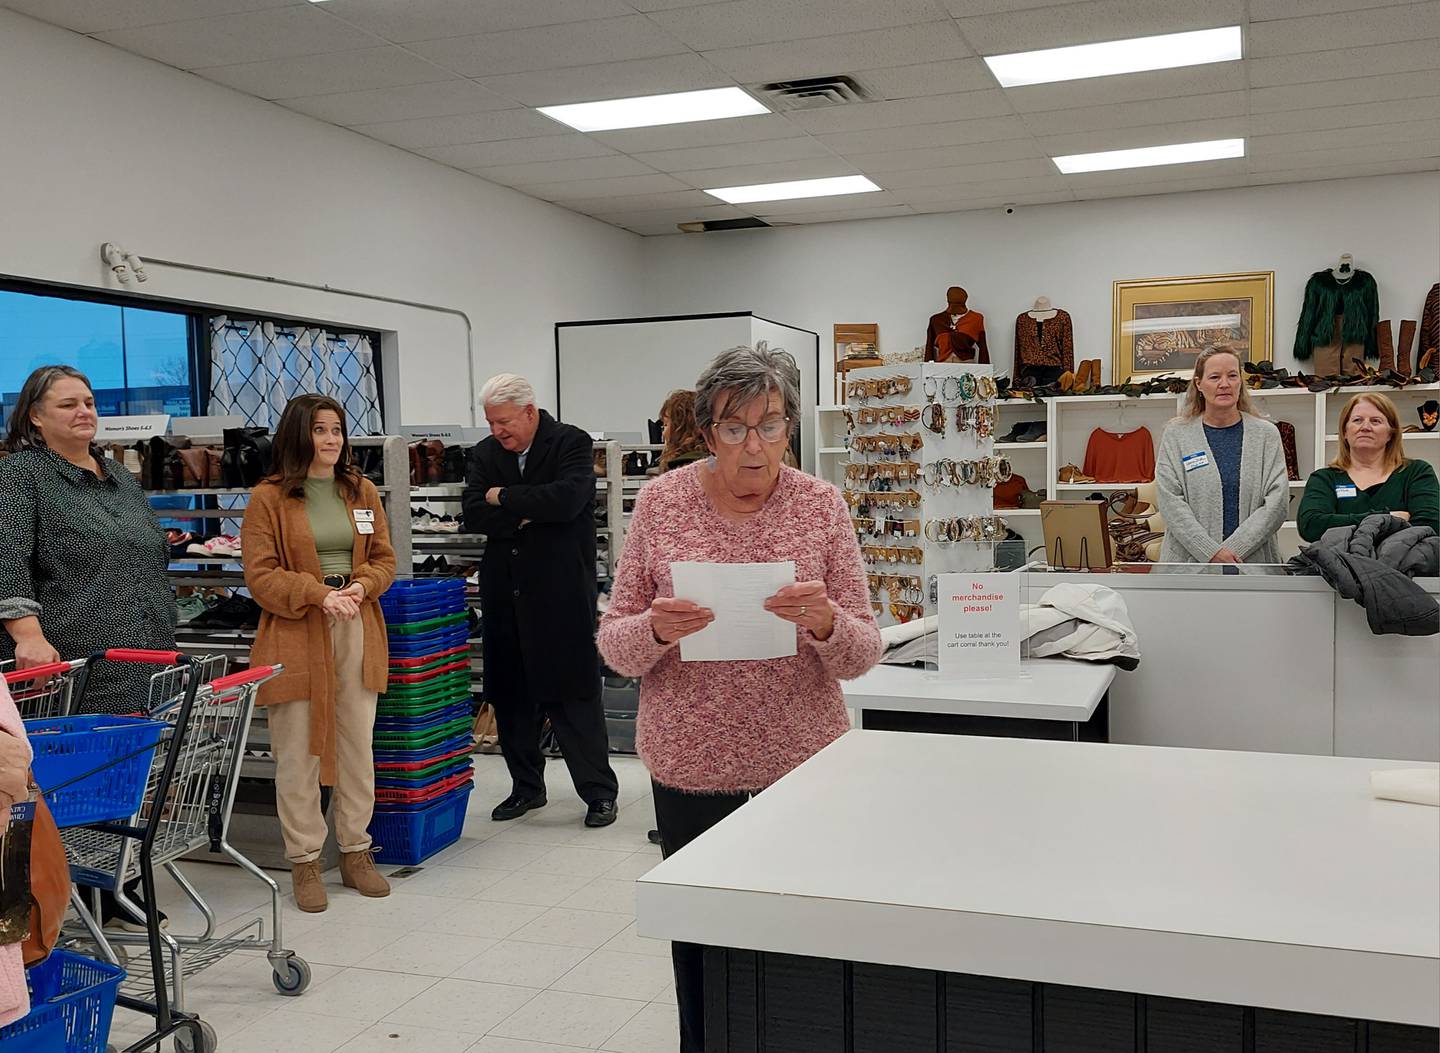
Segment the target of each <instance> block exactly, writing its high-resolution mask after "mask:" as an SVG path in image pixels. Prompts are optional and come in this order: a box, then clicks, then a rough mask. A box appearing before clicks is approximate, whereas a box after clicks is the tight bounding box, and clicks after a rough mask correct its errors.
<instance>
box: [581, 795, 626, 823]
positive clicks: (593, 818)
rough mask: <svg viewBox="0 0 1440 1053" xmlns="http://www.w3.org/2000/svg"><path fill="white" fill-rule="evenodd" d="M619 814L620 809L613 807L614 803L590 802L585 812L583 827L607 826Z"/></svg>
mask: <svg viewBox="0 0 1440 1053" xmlns="http://www.w3.org/2000/svg"><path fill="white" fill-rule="evenodd" d="M619 814H620V809H618V808H616V807H615V802H614V801H592V802H591V803H590V808H589V809H588V810H587V811H586V812H585V825H586V826H609V825H610V824H611V823H613V822H614V821H615V817H616V816H617V815H619Z"/></svg>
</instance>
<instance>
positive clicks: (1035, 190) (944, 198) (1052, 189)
mask: <svg viewBox="0 0 1440 1053" xmlns="http://www.w3.org/2000/svg"><path fill="white" fill-rule="evenodd" d="M1069 192H1070V186H1069V184H1068V183H1066V182H1065V181H1064V180H1063V179H1059V178H1046V179H1024V180H998V181H995V182H989V183H955V184H949V183H947V184H941V185H939V186H910V187H902V188H900V189H898V190H893V191H891V192H890V193H891V196H892V197H894V198H895V199H896V200H897V201H904V202H905V203H906V204H909V205H915V206H921V205H931V204H935V203H936V202H948V203H951V204H953V203H956V202H961V201H976V200H981V201H988V200H990V199H991V198H999V199H1000V202H1001V203H1002V204H1003V203H1004V202H1006V201H1012V202H1014V203H1016V204H1020V203H1021V202H1022V201H1027V200H1029V199H1031V198H1034V197H1036V196H1048V195H1050V194H1068V193H1069Z"/></svg>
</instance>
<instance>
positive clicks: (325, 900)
mask: <svg viewBox="0 0 1440 1053" xmlns="http://www.w3.org/2000/svg"><path fill="white" fill-rule="evenodd" d="M290 884H291V885H293V886H294V888H295V906H296V907H297V908H298V909H300V910H303V911H304V912H305V913H306V914H319V913H320V912H321V911H323V910H324V909H325V908H326V907H328V906H330V897H329V896H327V895H326V894H325V882H324V881H322V880H321V879H320V861H319V860H318V859H317V860H314V861H313V862H310V863H292V864H290Z"/></svg>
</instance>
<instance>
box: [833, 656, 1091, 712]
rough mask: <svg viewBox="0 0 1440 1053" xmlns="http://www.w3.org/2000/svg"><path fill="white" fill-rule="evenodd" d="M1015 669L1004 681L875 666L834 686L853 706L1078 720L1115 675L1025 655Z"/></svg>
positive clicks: (1076, 663)
mask: <svg viewBox="0 0 1440 1053" xmlns="http://www.w3.org/2000/svg"><path fill="white" fill-rule="evenodd" d="M1020 671H1021V675H1020V677H1018V678H1016V679H1010V680H946V679H943V678H941V677H940V675H939V674H938V673H936V672H935V671H933V670H928V669H920V668H917V667H914V666H896V665H878V666H876V667H875V668H874V669H872V670H870V672H868V673H866V674H865V675H864V676H861V677H858V678H857V679H855V680H842V681H841V682H840V686H841V687H842V688H843V689H844V691H845V704H846V705H847V706H849V707H850V708H852V709H857V710H865V709H887V710H898V711H901V712H905V713H950V714H955V715H959V716H971V717H1018V718H1021V719H1026V720H1068V721H1072V722H1078V723H1083V722H1085V721H1087V720H1089V719H1090V718H1091V717H1092V716H1094V715H1095V707H1096V706H1098V705H1099V704H1100V700H1101V699H1102V698H1104V697H1105V692H1106V691H1107V690H1108V689H1109V687H1110V683H1111V681H1113V680H1114V679H1115V667H1114V666H1113V665H1100V664H1096V663H1094V662H1079V661H1074V660H1072V659H1068V658H1036V659H1027V660H1025V661H1023V662H1021V663H1020Z"/></svg>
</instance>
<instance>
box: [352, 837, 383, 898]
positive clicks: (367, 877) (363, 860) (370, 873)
mask: <svg viewBox="0 0 1440 1053" xmlns="http://www.w3.org/2000/svg"><path fill="white" fill-rule="evenodd" d="M340 881H341V883H342V884H344V886H345V887H346V888H353V889H354V890H355V891H356V892H358V893H360V895H362V896H371V897H374V898H377V899H378V898H379V897H381V896H388V895H390V882H388V881H386V880H385V879H384V878H383V877H381V876H380V871H378V870H376V869H375V857H374V855H372V854H371V852H370V849H368V848H367V849H365V851H363V852H341V853H340Z"/></svg>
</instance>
